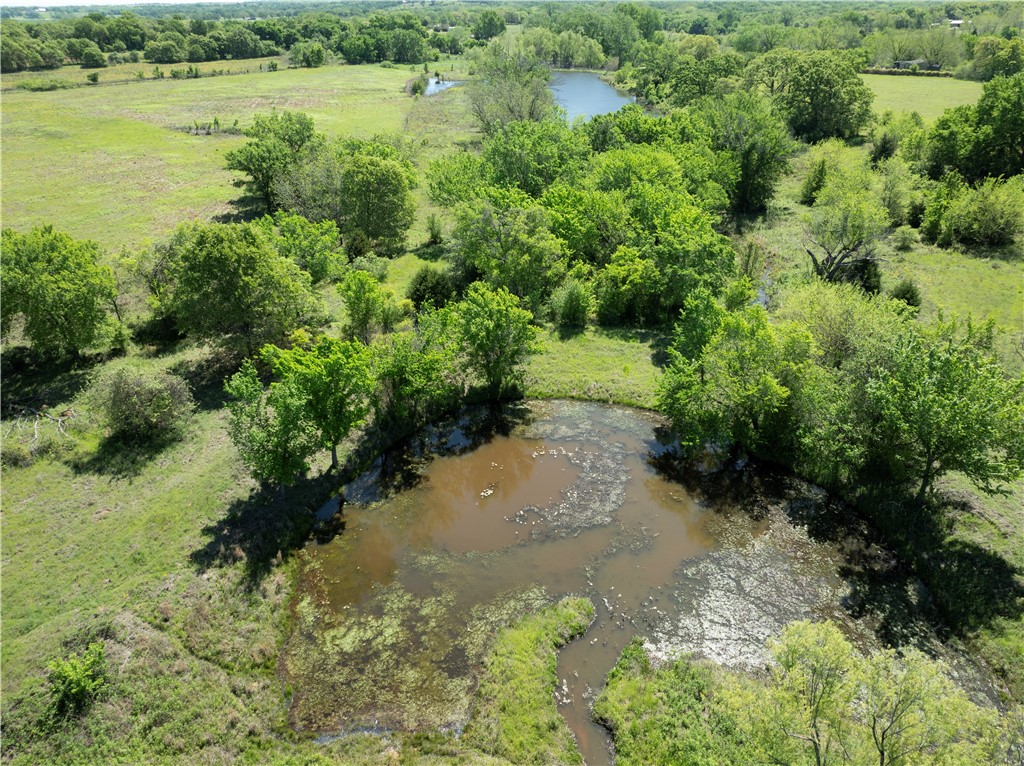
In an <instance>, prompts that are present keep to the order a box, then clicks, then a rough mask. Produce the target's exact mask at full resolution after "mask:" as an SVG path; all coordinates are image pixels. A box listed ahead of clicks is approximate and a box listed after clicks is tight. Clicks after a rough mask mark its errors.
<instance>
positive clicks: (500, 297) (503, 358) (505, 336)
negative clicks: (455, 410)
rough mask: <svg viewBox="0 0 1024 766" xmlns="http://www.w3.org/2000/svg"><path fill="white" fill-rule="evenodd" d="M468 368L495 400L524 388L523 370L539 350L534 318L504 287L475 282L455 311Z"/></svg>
mask: <svg viewBox="0 0 1024 766" xmlns="http://www.w3.org/2000/svg"><path fill="white" fill-rule="evenodd" d="M454 313H455V316H456V317H457V321H458V323H459V324H458V327H459V337H460V338H461V342H462V352H463V354H464V355H465V358H466V363H467V368H468V369H469V370H470V371H472V372H473V373H474V374H475V375H476V376H477V378H478V379H479V380H480V381H481V382H482V383H483V385H484V387H485V388H486V390H487V392H488V394H489V395H490V396H491V397H492V398H493V399H495V400H497V399H501V398H502V397H503V396H505V395H506V394H510V393H513V392H515V391H517V390H518V388H519V387H520V386H521V385H522V382H523V375H524V367H525V364H526V361H527V360H528V359H529V357H530V355H531V354H533V353H534V352H535V351H536V341H535V337H534V335H535V333H534V329H533V327H531V326H530V322H531V320H532V319H533V315H532V314H530V312H529V311H527V310H526V309H523V308H520V305H519V299H518V298H516V296H515V295H513V294H511V293H510V292H509V291H508V290H506V289H505V288H503V287H501V288H498V289H497V290H492V289H491V288H489V287H487V286H486V285H484V284H482V283H480V282H475V283H474V284H472V285H470V286H469V290H468V291H467V293H466V297H465V299H463V300H462V301H461V302H460V303H459V304H458V305H457V306H456V307H455V309H454Z"/></svg>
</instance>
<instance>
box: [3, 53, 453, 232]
mask: <svg viewBox="0 0 1024 766" xmlns="http://www.w3.org/2000/svg"><path fill="white" fill-rule="evenodd" d="M438 66H439V68H442V69H448V68H450V67H451V66H452V65H451V64H449V65H448V66H447V67H444V66H443V65H438ZM420 71H421V70H420ZM414 76H415V73H414V72H410V70H409V68H395V69H385V68H382V67H379V66H375V65H373V66H371V65H368V66H335V67H323V68H320V69H290V70H283V71H278V72H262V73H255V74H245V75H237V76H231V77H210V78H201V79H195V80H170V79H165V80H159V81H151V82H145V83H125V84H123V85H112V86H109V87H102V88H80V89H75V90H66V91H53V92H47V93H29V92H21V91H18V92H13V93H7V94H5V96H4V99H3V104H2V115H3V136H2V155H3V156H2V170H3V187H4V188H3V222H4V226H8V227H12V228H16V229H19V230H25V229H28V228H29V227H32V226H37V225H41V224H46V223H53V224H54V225H55V226H57V227H58V228H61V229H64V230H66V231H67V232H68V233H69V234H71V236H73V237H77V238H88V239H93V240H95V241H97V242H99V243H100V245H101V246H103V247H105V248H107V249H111V250H114V249H119V248H122V247H127V248H136V247H139V246H142V245H144V244H145V243H147V242H149V241H153V240H156V239H159V238H161V237H163V236H166V234H167V233H168V232H169V231H171V230H172V229H173V228H174V227H175V226H176V225H177V224H178V223H180V222H182V221H185V220H190V219H196V218H200V219H209V218H213V217H216V216H223V215H229V214H231V213H232V212H233V207H232V204H231V203H232V201H233V200H236V199H237V198H238V197H239V195H240V191H239V190H238V189H236V188H235V187H233V186H232V180H233V178H234V177H235V176H234V174H232V173H230V172H228V171H227V170H226V169H225V168H224V154H225V152H227V151H229V150H230V149H232V148H234V147H236V146H239V145H241V144H242V143H243V142H244V141H245V138H244V137H243V136H237V135H223V134H219V135H213V136H194V135H191V134H189V133H187V132H186V131H185V130H183V129H187V128H188V127H190V126H192V125H193V123H194V122H195V121H199V122H200V123H206V122H211V121H212V120H213V118H214V117H216V118H218V119H219V120H220V122H221V124H222V125H231V124H232V123H233V122H234V121H235V120H236V119H237V120H238V121H239V124H240V125H241V126H243V127H244V126H247V125H249V124H250V123H251V122H252V118H253V116H254V115H255V114H258V113H265V112H269V111H271V110H272V109H290V110H298V111H303V112H306V113H307V114H309V115H310V116H311V117H312V118H313V119H314V121H315V123H316V126H317V129H318V130H320V131H322V132H324V133H326V134H328V135H331V136H355V137H360V138H368V137H370V136H372V135H375V134H379V133H404V134H405V135H407V136H409V137H411V138H414V139H416V140H417V141H419V142H422V141H423V139H427V142H428V144H431V143H433V144H435V145H436V144H437V141H438V140H440V139H441V138H443V139H444V140H446V141H447V140H448V139H449V138H450V135H449V131H446V130H441V129H440V128H438V127H437V126H438V125H439V124H440V123H441V122H442V120H439V119H426V117H427V116H429V112H430V109H432V108H434V107H431V106H430V104H433V103H435V99H436V100H437V102H443V103H439V106H438V107H437V108H438V109H442V111H443V108H444V107H446V106H447V104H448V102H449V101H452V100H454V99H458V98H459V94H457V93H452V92H449V93H446V94H442V95H440V96H437V97H433V98H431V99H429V100H427V99H413V98H410V97H409V96H407V95H406V94H405V91H404V87H405V83H406V81H407V80H409V79H410V78H411V77H414ZM456 90H457V89H456ZM424 101H429V103H428V104H422V103H421V102H424ZM414 110H417V112H418V113H425V117H424V119H420V120H409V119H408V118H409V116H410V114H412V113H413V112H414ZM421 125H422V126H424V128H425V129H429V128H431V126H433V127H434V128H435V130H436V135H433V136H427V135H425V134H424V131H423V130H421V128H420V126H421ZM471 129H472V128H471V125H469V123H468V122H467V121H463V122H461V123H459V124H458V127H457V130H459V131H467V130H471Z"/></svg>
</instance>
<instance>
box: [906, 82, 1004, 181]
mask: <svg viewBox="0 0 1024 766" xmlns="http://www.w3.org/2000/svg"><path fill="white" fill-rule="evenodd" d="M1022 136H1024V72H1021V73H1019V74H1015V75H1013V76H1012V77H997V78H996V79H994V80H992V81H991V82H989V83H986V85H985V87H984V89H983V90H982V94H981V98H979V99H978V104H977V106H974V107H972V106H959V107H955V108H953V109H947V110H946V111H945V112H944V113H943V115H942V116H941V117H940V118H939V119H938V120H936V121H935V124H934V125H933V126H932V129H931V131H930V132H929V134H928V140H927V145H926V149H925V167H926V169H927V171H928V173H929V174H930V175H931V177H932V178H941V177H942V176H943V175H945V174H946V173H947V172H948V171H950V170H955V171H956V172H958V173H959V174H960V175H962V176H963V177H964V178H966V179H967V180H969V181H977V180H979V179H982V178H986V177H998V176H1014V175H1018V174H1020V173H1024V138H1022Z"/></svg>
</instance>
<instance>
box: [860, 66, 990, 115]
mask: <svg viewBox="0 0 1024 766" xmlns="http://www.w3.org/2000/svg"><path fill="white" fill-rule="evenodd" d="M861 77H862V78H864V82H866V83H867V84H868V87H870V88H871V90H872V92H874V94H875V101H874V104H873V105H872V106H873V107H874V110H875V112H877V113H879V114H881V113H882V112H884V111H885V110H886V109H892V110H893V111H895V112H917V113H918V114H920V115H921V116H922V117H924V118H925V119H926V120H929V121H931V120H934V119H935V118H936V117H939V116H941V115H942V112H943V111H944V110H946V109H950V108H952V107H954V106H960V105H961V104H973V103H975V102H976V101H977V100H978V96H980V95H981V83H980V82H973V81H971V80H954V79H953V78H952V77H907V76H892V75H884V74H863V75H861Z"/></svg>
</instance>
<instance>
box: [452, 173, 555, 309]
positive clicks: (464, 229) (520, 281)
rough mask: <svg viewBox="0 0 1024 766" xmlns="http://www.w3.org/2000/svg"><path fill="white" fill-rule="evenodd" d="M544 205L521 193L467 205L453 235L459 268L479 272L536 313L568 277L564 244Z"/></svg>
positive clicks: (495, 194)
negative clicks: (560, 281) (561, 280)
mask: <svg viewBox="0 0 1024 766" xmlns="http://www.w3.org/2000/svg"><path fill="white" fill-rule="evenodd" d="M550 226H551V223H550V217H549V216H548V214H547V212H546V211H545V210H544V208H543V207H541V206H540V205H538V204H537V203H536V202H534V201H533V200H531V199H530V198H529V197H527V196H526V195H525V194H523V193H522V192H520V191H518V190H507V191H502V190H493V191H492V192H491V193H490V194H489V195H488V197H487V198H485V199H480V200H477V201H476V202H474V203H471V204H468V205H465V206H463V207H462V208H461V209H460V210H459V213H458V216H457V219H456V223H455V229H454V230H453V231H452V245H453V249H454V255H455V256H456V258H457V259H458V260H461V264H459V263H458V261H456V266H457V270H459V271H461V272H462V274H463V275H467V274H472V273H474V272H475V273H477V274H481V275H483V276H484V277H485V278H486V279H487V281H488V282H489V283H490V284H491V285H493V286H495V287H501V288H505V289H507V290H509V291H510V292H511V293H513V294H514V295H517V296H519V297H520V298H523V299H525V300H526V301H527V304H528V305H529V306H530V307H531V308H532V309H534V310H538V309H539V308H540V306H541V305H542V304H543V302H544V300H545V299H546V298H547V296H548V294H549V293H550V290H551V288H552V286H553V285H555V284H557V283H558V282H559V280H560V279H561V277H562V275H563V274H564V273H565V269H566V252H565V243H564V242H563V241H562V240H560V239H558V237H556V236H555V235H554V234H552V233H551V228H550Z"/></svg>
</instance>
